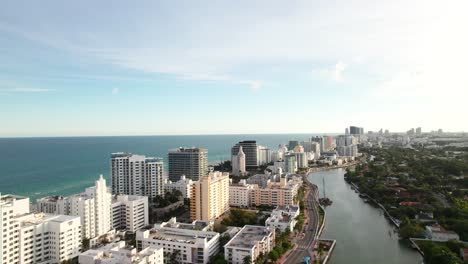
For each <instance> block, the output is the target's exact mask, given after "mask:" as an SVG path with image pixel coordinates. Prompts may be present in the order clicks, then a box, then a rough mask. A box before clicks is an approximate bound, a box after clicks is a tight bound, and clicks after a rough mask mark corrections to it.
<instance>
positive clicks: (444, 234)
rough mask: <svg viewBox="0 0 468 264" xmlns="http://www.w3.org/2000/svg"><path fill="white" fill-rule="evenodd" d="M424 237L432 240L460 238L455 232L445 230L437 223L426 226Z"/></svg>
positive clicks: (457, 239)
mask: <svg viewBox="0 0 468 264" xmlns="http://www.w3.org/2000/svg"><path fill="white" fill-rule="evenodd" d="M426 237H427V238H428V239H431V240H433V241H449V240H456V241H459V240H460V237H459V236H458V234H457V233H455V232H453V231H448V230H445V229H444V228H443V227H442V226H440V225H438V224H434V225H431V226H426Z"/></svg>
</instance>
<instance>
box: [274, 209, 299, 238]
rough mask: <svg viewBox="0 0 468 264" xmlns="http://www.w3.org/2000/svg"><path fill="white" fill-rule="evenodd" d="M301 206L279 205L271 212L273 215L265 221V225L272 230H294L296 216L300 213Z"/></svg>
mask: <svg viewBox="0 0 468 264" xmlns="http://www.w3.org/2000/svg"><path fill="white" fill-rule="evenodd" d="M299 211H300V210H299V206H297V205H287V206H278V207H276V209H275V210H273V211H272V212H271V216H270V217H268V218H267V220H266V221H265V226H267V227H269V228H270V229H271V230H276V229H279V230H281V232H285V231H286V230H289V231H290V232H292V231H293V230H294V226H295V225H296V223H297V221H296V217H297V216H298V215H299Z"/></svg>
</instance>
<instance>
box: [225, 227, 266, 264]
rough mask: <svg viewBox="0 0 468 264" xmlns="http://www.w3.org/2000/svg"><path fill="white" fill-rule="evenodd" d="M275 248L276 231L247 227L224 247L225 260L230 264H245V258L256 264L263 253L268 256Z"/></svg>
mask: <svg viewBox="0 0 468 264" xmlns="http://www.w3.org/2000/svg"><path fill="white" fill-rule="evenodd" d="M274 246H275V230H274V229H273V230H271V229H269V228H268V227H264V226H254V225H246V226H244V227H243V228H242V229H241V230H240V231H239V232H238V233H237V234H236V235H235V236H234V237H233V238H232V239H231V240H230V241H229V242H228V243H227V244H226V245H225V246H224V258H225V259H226V260H227V262H228V263H229V264H243V263H244V258H245V257H250V263H255V259H257V257H258V256H259V255H260V254H261V253H263V254H264V255H267V254H268V253H269V252H270V251H271V250H272V249H273V247H274Z"/></svg>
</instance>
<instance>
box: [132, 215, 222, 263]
mask: <svg viewBox="0 0 468 264" xmlns="http://www.w3.org/2000/svg"><path fill="white" fill-rule="evenodd" d="M198 229H199V227H197V226H196V225H195V224H192V225H190V224H180V223H176V222H175V219H174V218H173V219H171V220H170V221H169V222H164V223H161V224H156V225H154V227H153V228H151V229H147V230H140V231H137V233H136V241H137V248H138V249H139V250H141V249H143V248H146V247H149V246H161V247H163V248H164V253H165V255H166V256H165V263H167V261H168V260H169V256H168V255H169V254H171V253H175V252H176V251H177V252H179V254H177V261H178V262H179V263H203V264H207V263H208V261H209V259H210V256H214V255H216V254H217V253H218V251H219V233H216V232H212V231H201V230H198Z"/></svg>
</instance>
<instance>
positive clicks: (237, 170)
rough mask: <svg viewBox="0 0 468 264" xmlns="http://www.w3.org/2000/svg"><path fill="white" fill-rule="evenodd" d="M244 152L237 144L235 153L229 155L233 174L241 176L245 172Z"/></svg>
mask: <svg viewBox="0 0 468 264" xmlns="http://www.w3.org/2000/svg"><path fill="white" fill-rule="evenodd" d="M245 162H246V160H245V153H244V151H243V149H242V146H239V151H238V152H237V154H236V155H231V166H232V174H234V175H235V176H242V175H245V174H246V169H245V168H246V167H245V164H246V163H245Z"/></svg>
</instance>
